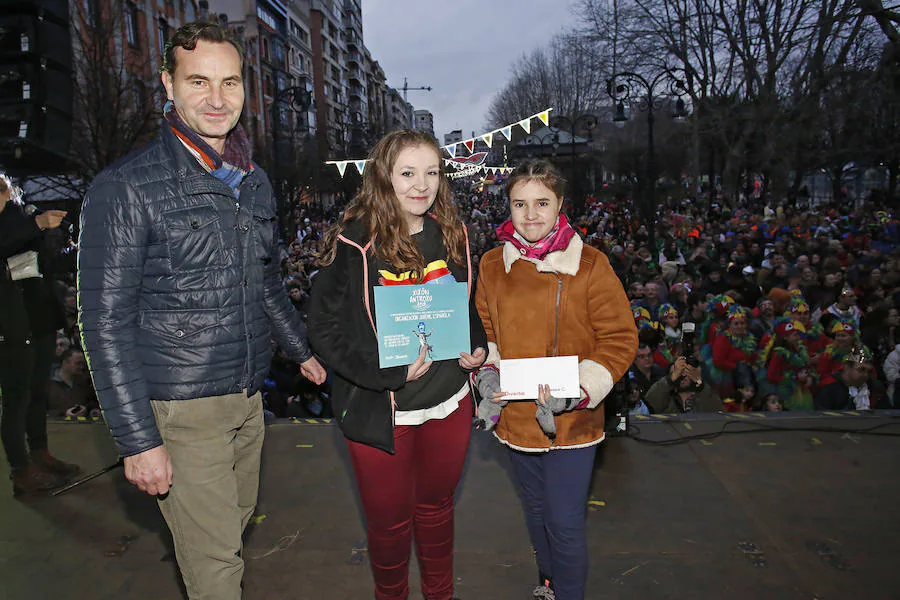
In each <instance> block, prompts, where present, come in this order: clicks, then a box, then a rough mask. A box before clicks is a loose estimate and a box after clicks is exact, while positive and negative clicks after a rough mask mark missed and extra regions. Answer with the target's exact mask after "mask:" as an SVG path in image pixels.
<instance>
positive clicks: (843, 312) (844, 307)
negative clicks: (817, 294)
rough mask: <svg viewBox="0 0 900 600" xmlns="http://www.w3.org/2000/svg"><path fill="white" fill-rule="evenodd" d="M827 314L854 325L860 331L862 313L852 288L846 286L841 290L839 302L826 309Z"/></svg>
mask: <svg viewBox="0 0 900 600" xmlns="http://www.w3.org/2000/svg"><path fill="white" fill-rule="evenodd" d="M825 312H826V313H828V314H832V315H834V316H835V317H837V318H838V319H840V320H841V321H844V322H848V321H849V322H851V323H853V327H854V328H855V329H856V331H859V322H860V318H861V317H862V311H860V310H859V307H858V306H856V292H855V291H853V288H851V287H850V286H844V287H843V288H842V289H841V293H840V295H839V296H838V298H837V300H836V301H835V302H834V303H833V304H832V305H830V306H829V307H828V308H826V309H825Z"/></svg>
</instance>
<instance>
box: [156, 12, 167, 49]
mask: <svg viewBox="0 0 900 600" xmlns="http://www.w3.org/2000/svg"><path fill="white" fill-rule="evenodd" d="M156 38H157V40H156V41H157V43H159V55H160V56H162V55H163V54H165V53H166V44H167V43H168V42H169V24H168V23H166V20H165V19H164V18H162V17H160V18H159V20H158V21H157V22H156Z"/></svg>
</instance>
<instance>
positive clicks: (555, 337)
mask: <svg viewBox="0 0 900 600" xmlns="http://www.w3.org/2000/svg"><path fill="white" fill-rule="evenodd" d="M554 275H556V325H555V327H554V331H553V356H559V302H560V299H561V298H562V285H563V281H562V275H560V274H559V273H554Z"/></svg>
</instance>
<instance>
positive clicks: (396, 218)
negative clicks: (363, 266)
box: [319, 129, 466, 273]
mask: <svg viewBox="0 0 900 600" xmlns="http://www.w3.org/2000/svg"><path fill="white" fill-rule="evenodd" d="M416 146H425V147H426V148H430V149H431V150H434V153H435V154H436V155H437V157H438V164H439V165H440V167H439V168H440V172H441V177H440V180H439V181H440V183H439V184H438V190H437V197H436V198H435V201H434V205H432V207H431V210H430V211H429V214H430V215H431V216H432V217H434V218H435V220H437V222H438V225H439V226H440V228H441V235H442V237H443V242H444V248H445V249H446V250H447V254H448V255H449V258H450V260H451V261H453V262H454V263H456V264H457V265H461V266H462V265H464V264H465V255H466V241H465V225H464V224H463V222H462V221H461V220H460V218H459V215H458V214H457V211H456V205H455V204H453V201H452V194H451V192H450V184H449V183H448V182H447V178H446V177H444V176H443V175H444V166H443V165H444V161H443V160H441V148H440V146H438V143H437V140H435V139H434V137H432V136H430V135H428V134H427V133H424V132H421V131H414V130H411V129H404V130H401V131H392V132H391V133H389V134H387V135H386V136H384V137H383V138H381V140H379V141H378V143H377V144H375V147H374V148H373V149H372V152H371V153H370V154H369V162H368V163H367V164H366V169H365V171H364V172H363V181H362V187H361V188H360V190H359V193H358V194H357V195H356V197H355V198H354V199H353V201H352V202H351V203H350V204H349V205H348V206H347V208H346V209H345V210H344V217H343V219H341V221H340V222H339V223H337V224H336V225H335V226H334V227H332V228H331V229H330V230H329V231H328V233H327V234H326V235H325V247H326V248H327V250H326V252H325V254H324V256H323V257H322V260H321V261H320V263H319V264H320V265H321V266H327V265H330V264H331V263H332V262H334V257H335V254H336V253H337V244H338V239H337V237H338V236H339V235H340V234H341V232H342V231H343V230H344V227H345V226H346V225H347V223H350V222H351V221H355V220H359V221H361V222H362V225H363V227H364V229H365V231H366V232H367V233H368V236H369V238H370V239H374V240H377V243H373V244H372V248H373V250H372V251H373V252H374V253H375V255H376V256H377V257H378V258H379V259H380V260H383V261H384V262H386V263H388V264H390V265H392V266H394V267H395V268H397V269H401V270H404V271H411V272H413V273H423V272H424V271H425V266H426V265H425V258H424V257H423V256H422V253H421V252H420V251H419V249H418V247H417V246H416V244H415V242H413V239H412V236H411V235H410V234H409V228H408V226H407V222H406V218H405V217H404V214H403V208H402V207H401V206H400V201H399V200H398V199H397V195H396V193H395V192H394V186H393V184H392V183H391V172H392V170H393V168H394V163H396V161H397V157H398V156H399V155H400V153H401V152H402V151H403V150H405V149H407V148H410V147H416Z"/></svg>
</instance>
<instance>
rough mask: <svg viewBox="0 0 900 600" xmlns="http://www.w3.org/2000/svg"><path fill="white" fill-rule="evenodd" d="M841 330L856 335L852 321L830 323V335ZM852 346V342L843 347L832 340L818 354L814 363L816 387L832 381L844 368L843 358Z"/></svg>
mask: <svg viewBox="0 0 900 600" xmlns="http://www.w3.org/2000/svg"><path fill="white" fill-rule="evenodd" d="M841 332H843V333H846V334H850V335H853V336H854V337H856V328H855V327H854V326H853V323H848V322H844V321H835V322H834V323H832V324H831V335H836V334H838V333H841ZM852 346H853V344H851V346H850V348H846V349H845V348H843V347H841V346H840V345H838V343H837V342H833V341H832V342H830V343H829V344H828V345H827V346H826V347H825V350H824V351H823V352H822V354H820V355H819V360H818V362H817V364H816V375H817V379H818V387H823V386H826V385H828V384H829V383H833V382H834V380H835V379H834V376H835V374H836V373H838V372H839V371H840V370H841V369H843V368H844V359H845V358H847V353H848V352H850V349H851V348H852Z"/></svg>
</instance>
